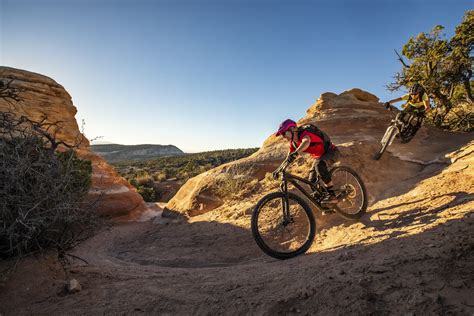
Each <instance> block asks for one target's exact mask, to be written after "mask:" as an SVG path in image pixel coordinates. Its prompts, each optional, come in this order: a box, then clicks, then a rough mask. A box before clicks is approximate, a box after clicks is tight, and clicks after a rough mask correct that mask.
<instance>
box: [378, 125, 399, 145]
mask: <svg viewBox="0 0 474 316" xmlns="http://www.w3.org/2000/svg"><path fill="white" fill-rule="evenodd" d="M397 134H398V128H397V127H396V126H395V124H392V125H390V126H389V127H388V128H387V130H386V131H385V134H384V135H383V138H382V141H381V143H382V145H385V144H386V143H388V146H390V145H391V144H392V143H393V140H394V139H395V136H396V135H397Z"/></svg>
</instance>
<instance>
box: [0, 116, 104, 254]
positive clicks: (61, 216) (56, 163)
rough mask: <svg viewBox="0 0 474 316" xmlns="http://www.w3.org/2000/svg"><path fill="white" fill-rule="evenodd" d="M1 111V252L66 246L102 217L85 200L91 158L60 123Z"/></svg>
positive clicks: (68, 247)
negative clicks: (62, 132)
mask: <svg viewBox="0 0 474 316" xmlns="http://www.w3.org/2000/svg"><path fill="white" fill-rule="evenodd" d="M46 122H47V119H46V118H45V119H43V120H42V121H41V122H35V121H32V120H29V119H27V118H26V117H20V118H17V117H16V116H15V115H13V114H12V113H5V112H0V257H1V258H7V257H13V256H18V255H24V254H28V253H31V252H35V251H39V250H45V249H54V250H57V251H59V252H64V251H66V250H68V249H70V248H71V247H73V246H74V245H75V244H77V243H78V242H79V241H80V240H82V239H83V238H85V237H86V236H88V235H89V234H90V233H91V231H92V228H93V227H94V226H95V223H97V218H96V216H95V212H94V211H93V209H92V206H91V205H90V204H86V203H85V202H84V201H85V199H84V198H85V196H86V194H87V192H88V190H89V187H90V184H91V174H92V166H91V162H90V161H87V160H82V159H80V158H78V156H77V154H76V151H75V149H76V148H77V146H78V144H73V145H69V144H66V143H64V142H62V141H58V140H57V139H56V137H55V132H54V131H57V130H58V126H57V124H55V123H46Z"/></svg>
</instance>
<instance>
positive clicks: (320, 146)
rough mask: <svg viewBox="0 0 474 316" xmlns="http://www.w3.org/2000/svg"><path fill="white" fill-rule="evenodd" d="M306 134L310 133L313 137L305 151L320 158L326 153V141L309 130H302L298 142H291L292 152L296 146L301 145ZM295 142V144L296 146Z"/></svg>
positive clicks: (310, 136)
mask: <svg viewBox="0 0 474 316" xmlns="http://www.w3.org/2000/svg"><path fill="white" fill-rule="evenodd" d="M306 135H308V136H309V138H310V139H311V144H310V145H309V147H308V148H307V149H306V150H305V151H304V152H305V153H308V154H310V155H311V157H313V158H320V157H321V156H322V155H324V141H323V140H322V139H321V137H319V136H316V135H314V134H313V133H310V132H307V131H304V132H302V133H301V134H300V135H299V137H298V138H299V139H298V140H297V141H296V142H290V152H294V151H295V150H296V148H298V147H299V146H300V145H301V142H302V140H303V138H304V137H305V136H306ZM293 144H295V145H296V147H295V145H293Z"/></svg>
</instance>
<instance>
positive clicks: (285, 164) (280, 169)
mask: <svg viewBox="0 0 474 316" xmlns="http://www.w3.org/2000/svg"><path fill="white" fill-rule="evenodd" d="M289 165H290V161H289V160H288V158H286V159H285V160H284V161H283V162H282V163H281V165H280V166H279V167H278V168H277V169H276V170H275V171H273V177H274V178H275V179H276V178H277V177H275V175H279V174H280V173H283V172H285V170H286V168H288V166H289Z"/></svg>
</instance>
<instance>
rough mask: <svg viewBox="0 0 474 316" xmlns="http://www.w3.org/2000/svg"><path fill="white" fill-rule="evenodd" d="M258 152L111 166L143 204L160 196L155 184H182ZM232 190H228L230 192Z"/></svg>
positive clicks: (222, 152) (236, 151)
mask: <svg viewBox="0 0 474 316" xmlns="http://www.w3.org/2000/svg"><path fill="white" fill-rule="evenodd" d="M257 150H258V148H250V149H228V150H217V151H210V152H203V153H196V154H187V155H183V156H176V157H162V158H157V159H153V160H148V161H126V162H120V163H115V164H113V165H114V166H115V168H116V169H117V170H118V172H119V173H120V175H121V176H123V177H125V178H126V179H127V180H128V181H129V182H130V184H132V185H133V186H134V187H136V188H137V190H138V192H139V193H140V194H142V196H143V198H144V199H145V200H146V201H156V199H159V198H160V196H161V195H162V194H161V192H159V191H157V189H156V188H155V186H154V182H155V181H156V182H163V181H167V180H171V179H173V180H174V181H178V182H181V183H184V182H186V181H187V180H188V179H190V178H192V177H195V176H197V175H198V174H201V173H203V172H205V171H207V170H210V169H212V168H215V167H217V166H219V165H221V164H224V163H227V162H231V161H234V160H238V159H241V158H244V157H247V156H249V155H251V154H253V153H254V152H256V151H257ZM150 175H152V176H150ZM229 183H230V182H229ZM231 189H232V188H231V187H229V190H231ZM151 191H153V192H154V194H152V193H151Z"/></svg>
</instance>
